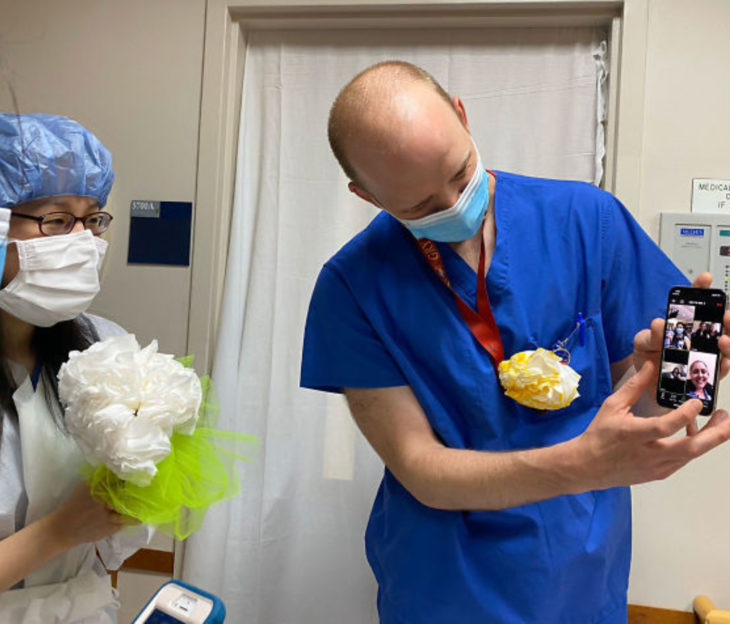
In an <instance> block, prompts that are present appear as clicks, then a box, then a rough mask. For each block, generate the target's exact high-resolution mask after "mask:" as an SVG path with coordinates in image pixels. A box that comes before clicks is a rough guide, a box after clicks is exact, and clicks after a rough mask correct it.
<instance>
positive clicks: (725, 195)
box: [692, 178, 730, 214]
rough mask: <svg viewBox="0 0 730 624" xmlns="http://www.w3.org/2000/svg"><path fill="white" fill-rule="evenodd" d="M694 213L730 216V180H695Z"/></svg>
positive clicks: (693, 188)
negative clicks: (725, 214)
mask: <svg viewBox="0 0 730 624" xmlns="http://www.w3.org/2000/svg"><path fill="white" fill-rule="evenodd" d="M692 212H705V213H707V212H710V213H727V214H730V180H711V179H708V178H694V179H693V180H692Z"/></svg>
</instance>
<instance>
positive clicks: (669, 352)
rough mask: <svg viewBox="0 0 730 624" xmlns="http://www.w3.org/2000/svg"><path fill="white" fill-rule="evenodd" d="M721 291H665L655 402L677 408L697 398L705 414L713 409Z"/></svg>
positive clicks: (722, 304)
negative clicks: (662, 338)
mask: <svg viewBox="0 0 730 624" xmlns="http://www.w3.org/2000/svg"><path fill="white" fill-rule="evenodd" d="M724 315H725V293H724V292H723V291H721V290H717V289H713V288H690V287H685V286H675V287H674V288H672V289H670V291H669V298H668V301H667V315H666V321H665V323H664V345H663V347H662V360H661V371H660V372H659V384H658V387H657V403H659V405H663V406H665V407H672V408H674V407H678V406H680V405H682V403H684V402H685V401H687V400H689V399H700V400H701V401H702V411H701V412H700V414H702V415H704V416H707V415H708V414H711V413H712V412H713V411H714V409H715V403H716V400H717V374H718V370H719V368H720V351H719V349H718V347H717V339H718V338H719V337H720V335H721V334H722V318H723V316H724Z"/></svg>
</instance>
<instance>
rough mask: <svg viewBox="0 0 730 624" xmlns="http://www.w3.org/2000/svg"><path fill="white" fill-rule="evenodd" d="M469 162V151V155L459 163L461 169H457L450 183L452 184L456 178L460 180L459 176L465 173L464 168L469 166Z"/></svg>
mask: <svg viewBox="0 0 730 624" xmlns="http://www.w3.org/2000/svg"><path fill="white" fill-rule="evenodd" d="M469 160H471V150H469V153H468V154H467V155H466V158H465V159H464V162H463V163H461V167H459V170H458V171H457V172H456V173H455V174H454V177H453V178H451V182H453V181H454V180H456V179H457V178H460V177H461V176H463V175H464V172H465V171H466V167H467V165H468V164H469Z"/></svg>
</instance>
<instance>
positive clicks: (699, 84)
mask: <svg viewBox="0 0 730 624" xmlns="http://www.w3.org/2000/svg"><path fill="white" fill-rule="evenodd" d="M648 10H649V12H648V28H647V31H646V43H647V48H646V52H647V53H646V80H645V91H644V114H643V118H644V127H643V132H642V135H641V136H642V156H641V160H640V200H639V202H638V205H632V206H630V208H631V209H632V211H633V213H634V214H635V215H636V216H637V218H638V219H639V221H640V222H641V224H642V225H643V226H644V227H645V228H646V229H647V231H649V232H650V233H651V234H652V235H653V236H654V237H655V238H656V236H657V235H658V231H659V213H660V212H662V211H667V212H689V209H690V197H691V189H692V178H700V177H707V178H711V177H717V178H722V179H729V178H730V124H729V123H728V106H729V105H730V2H729V1H728V0H692V2H688V1H687V0H649V4H648ZM719 401H720V406H721V407H723V408H725V409H730V382H729V381H728V380H726V381H725V382H724V383H723V384H721V387H720V392H719ZM728 473H730V444H726V445H725V447H722V448H720V449H717V450H715V451H714V452H713V453H711V454H710V455H707V456H705V457H703V458H701V459H699V460H697V461H695V462H694V463H692V464H690V465H689V466H687V467H686V468H685V469H684V470H682V471H681V472H679V473H677V474H676V475H674V476H673V477H671V478H669V479H668V480H666V481H664V482H659V483H653V484H649V485H643V486H640V487H637V488H634V557H633V571H632V575H631V586H630V600H631V602H633V603H639V604H647V605H654V606H662V607H667V608H675V609H687V610H689V608H690V603H691V601H692V599H693V597H694V596H696V595H697V594H703V593H704V594H707V595H709V596H710V598H711V599H712V600H713V601H714V602H715V604H716V605H717V606H718V607H722V608H725V609H730V582H729V581H730V531H728V521H727V519H728V518H730V497H729V496H728V488H727V482H728V476H727V475H728Z"/></svg>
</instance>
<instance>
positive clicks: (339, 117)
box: [328, 61, 463, 186]
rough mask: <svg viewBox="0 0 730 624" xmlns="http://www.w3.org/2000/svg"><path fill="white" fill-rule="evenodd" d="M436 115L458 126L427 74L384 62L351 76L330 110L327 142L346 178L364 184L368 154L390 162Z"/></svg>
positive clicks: (445, 96)
mask: <svg viewBox="0 0 730 624" xmlns="http://www.w3.org/2000/svg"><path fill="white" fill-rule="evenodd" d="M434 108H436V109H437V112H438V109H441V112H442V113H445V114H446V115H448V116H449V118H450V121H451V123H454V122H456V123H459V124H462V123H463V121H462V120H461V118H460V117H459V115H458V111H457V110H456V109H455V108H454V105H453V104H452V102H451V99H450V98H449V95H448V93H446V91H444V89H443V88H442V87H441V85H439V84H438V82H436V80H435V79H434V78H433V77H432V76H431V75H430V74H429V73H428V72H426V71H424V70H423V69H421V68H420V67H417V66H415V65H412V64H410V63H406V62H403V61H386V62H384V63H378V64H377V65H373V66H372V67H368V68H367V69H365V70H364V71H362V72H360V73H359V74H358V75H357V76H355V77H354V78H353V79H352V80H351V81H350V82H349V83H348V84H347V85H346V86H345V87H344V88H343V89H342V91H341V92H340V94H339V95H338V96H337V98H336V99H335V101H334V104H333V105H332V109H331V110H330V116H329V124H328V137H329V142H330V146H331V147H332V151H333V152H334V154H335V157H336V158H337V160H338V162H339V163H340V166H341V167H342V169H343V171H344V172H345V174H346V175H347V176H348V177H349V178H350V179H351V180H352V181H353V182H355V183H356V184H358V185H360V186H367V185H366V183H365V182H364V178H366V177H367V176H366V172H364V171H363V166H364V162H365V161H367V160H368V159H369V157H370V156H372V155H373V154H383V155H388V156H392V155H394V154H397V153H398V152H399V151H401V150H407V149H409V147H410V146H411V143H412V140H413V138H414V136H415V137H417V136H418V135H419V134H422V133H424V132H432V131H433V130H434V129H433V128H432V127H431V128H428V127H424V125H425V124H428V123H429V121H430V120H431V119H432V117H433V112H432V111H433V109H434Z"/></svg>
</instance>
